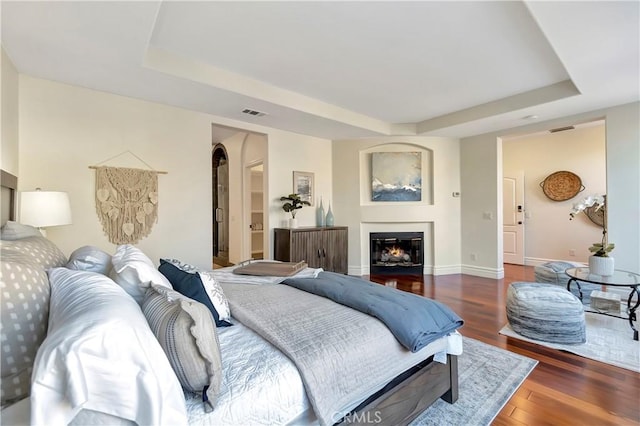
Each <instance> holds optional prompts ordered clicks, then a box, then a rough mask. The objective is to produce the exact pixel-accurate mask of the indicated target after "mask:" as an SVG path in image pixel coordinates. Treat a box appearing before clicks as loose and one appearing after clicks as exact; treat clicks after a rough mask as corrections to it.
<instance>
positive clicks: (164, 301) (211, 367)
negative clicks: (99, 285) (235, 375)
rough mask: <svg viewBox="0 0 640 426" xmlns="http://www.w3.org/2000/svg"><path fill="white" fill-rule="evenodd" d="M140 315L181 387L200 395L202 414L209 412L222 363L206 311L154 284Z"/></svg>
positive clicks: (213, 328)
mask: <svg viewBox="0 0 640 426" xmlns="http://www.w3.org/2000/svg"><path fill="white" fill-rule="evenodd" d="M142 311H143V312H144V315H145V317H146V318H147V322H148V323H149V326H150V327H151V330H152V331H153V333H154V334H155V336H156V338H157V339H158V341H159V342H160V346H162V349H164V351H165V353H166V354H167V358H168V359H169V363H170V364H171V366H172V367H173V370H174V372H175V373H176V376H177V377H178V380H179V381H180V383H181V384H182V387H183V388H184V389H186V390H188V391H191V392H196V393H202V400H203V402H205V410H206V411H211V410H212V409H213V407H214V405H215V402H216V399H217V396H218V394H219V392H220V384H221V382H222V359H221V357H220V344H219V342H218V334H217V332H216V325H215V322H214V320H213V317H212V315H211V312H210V311H209V309H208V308H207V307H206V306H204V305H203V304H202V303H200V302H197V301H195V300H193V299H189V298H188V297H186V296H183V295H182V294H180V293H178V292H177V291H175V290H172V289H170V288H167V287H164V286H161V285H155V284H153V285H152V286H151V287H149V288H148V289H147V291H146V293H145V297H144V300H143V302H142Z"/></svg>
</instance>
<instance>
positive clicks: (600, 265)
mask: <svg viewBox="0 0 640 426" xmlns="http://www.w3.org/2000/svg"><path fill="white" fill-rule="evenodd" d="M613 269H614V260H613V257H611V256H609V257H601V256H589V272H590V273H592V274H595V275H600V276H603V277H608V276H609V275H613Z"/></svg>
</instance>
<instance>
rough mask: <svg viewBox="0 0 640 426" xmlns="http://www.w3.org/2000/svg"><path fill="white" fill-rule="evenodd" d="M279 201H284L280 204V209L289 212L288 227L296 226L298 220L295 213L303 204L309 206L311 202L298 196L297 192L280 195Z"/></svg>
mask: <svg viewBox="0 0 640 426" xmlns="http://www.w3.org/2000/svg"><path fill="white" fill-rule="evenodd" d="M280 201H285V203H284V204H283V205H282V210H284V211H285V212H287V213H291V219H289V228H297V227H298V221H297V220H296V213H297V211H298V210H299V209H301V208H302V207H303V206H310V205H311V203H310V202H308V201H305V200H302V199H301V198H300V195H298V194H289V195H287V196H286V197H280Z"/></svg>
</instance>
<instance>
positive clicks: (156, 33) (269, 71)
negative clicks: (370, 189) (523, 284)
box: [1, 0, 640, 139]
mask: <svg viewBox="0 0 640 426" xmlns="http://www.w3.org/2000/svg"><path fill="white" fill-rule="evenodd" d="M1 7H2V9H1V14H2V34H1V36H2V46H3V48H4V49H5V51H6V52H7V54H8V55H9V57H10V58H11V60H12V61H13V63H14V65H15V66H16V68H17V69H18V71H19V72H20V73H24V74H27V75H31V76H35V77H40V78H45V79H50V80H54V81H59V82H63V83H68V84H73V85H78V86H83V87H88V88H92V89H96V90H101V91H105V92H110V93H115V94H119V95H125V96H130V97H134V98H138V99H145V100H149V101H154V102H160V103H164V104H168V105H174V106H177V107H182V108H187V109H191V110H196V111H202V112H206V113H209V114H213V115H217V116H222V117H228V118H231V119H236V120H241V121H245V122H251V123H257V124H261V125H265V126H268V127H274V128H279V129H284V130H289V131H293V132H297V133H302V134H308V135H314V136H319V137H324V138H330V139H344V138H353V137H368V136H378V135H399V134H405V135H415V134H418V135H435V136H452V137H465V136H470V135H475V134H480V133H485V132H489V131H495V130H499V129H506V128H512V127H517V126H520V125H523V124H528V123H529V122H525V121H523V117H525V116H528V115H536V116H538V120H550V119H554V118H559V117H564V116H569V115H573V114H578V113H581V112H587V111H592V110H597V109H600V108H606V107H610V106H614V105H620V104H624V103H628V102H633V101H638V100H639V99H640V29H639V28H640V2H637V1H627V2H614V1H603V2H597V1H587V2H577V1H572V2H551V1H544V2H543V1H535V2H521V1H496V2H490V1H474V2H455V1H443V2H437V1H412V2H411V1H410V2H381V1H371V2H365V1H355V2H336V1H326V2H308V1H297V2H293V1H290V2H265V1H259V2H244V1H236V2H230V1H218V2H214V1H208V2H207V1H199V2H187V1H175V2H157V1H142V2H114V1H106V2H97V1H83V2H58V1H46V2H31V1H29V2H24V1H19V2H11V1H4V0H3V1H2V3H1ZM245 108H250V109H253V110H258V111H262V112H265V113H267V115H265V116H262V117H254V116H249V115H246V114H242V113H241V111H242V110H243V109H245Z"/></svg>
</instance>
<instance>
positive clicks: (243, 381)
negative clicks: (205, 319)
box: [185, 320, 310, 426]
mask: <svg viewBox="0 0 640 426" xmlns="http://www.w3.org/2000/svg"><path fill="white" fill-rule="evenodd" d="M233 322H234V324H235V325H234V326H233V327H225V328H219V329H218V339H219V340H220V351H221V353H222V367H223V370H224V377H223V379H222V388H221V391H220V394H219V396H218V401H217V403H216V406H215V409H214V410H213V412H211V413H205V412H204V409H203V406H202V401H201V399H200V397H199V396H197V395H195V394H192V393H186V394H185V398H186V400H187V414H188V416H189V424H191V425H215V426H223V425H229V426H237V425H285V424H288V423H291V422H292V421H293V420H294V419H296V418H297V417H299V416H300V415H302V414H303V413H305V412H306V411H307V410H308V409H309V408H310V405H309V401H308V399H307V397H306V394H305V392H304V387H303V385H302V379H301V378H300V375H299V374H298V370H297V369H296V367H295V365H294V364H293V362H291V360H289V358H287V357H286V356H285V355H284V354H283V353H282V352H280V351H279V350H277V349H276V348H275V347H274V346H272V345H271V344H270V343H268V342H267V341H266V340H264V339H263V338H261V337H260V336H258V335H257V334H256V333H254V332H253V331H252V330H251V329H249V328H247V327H245V326H244V325H242V324H241V323H239V322H237V321H235V320H234V321H233Z"/></svg>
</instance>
